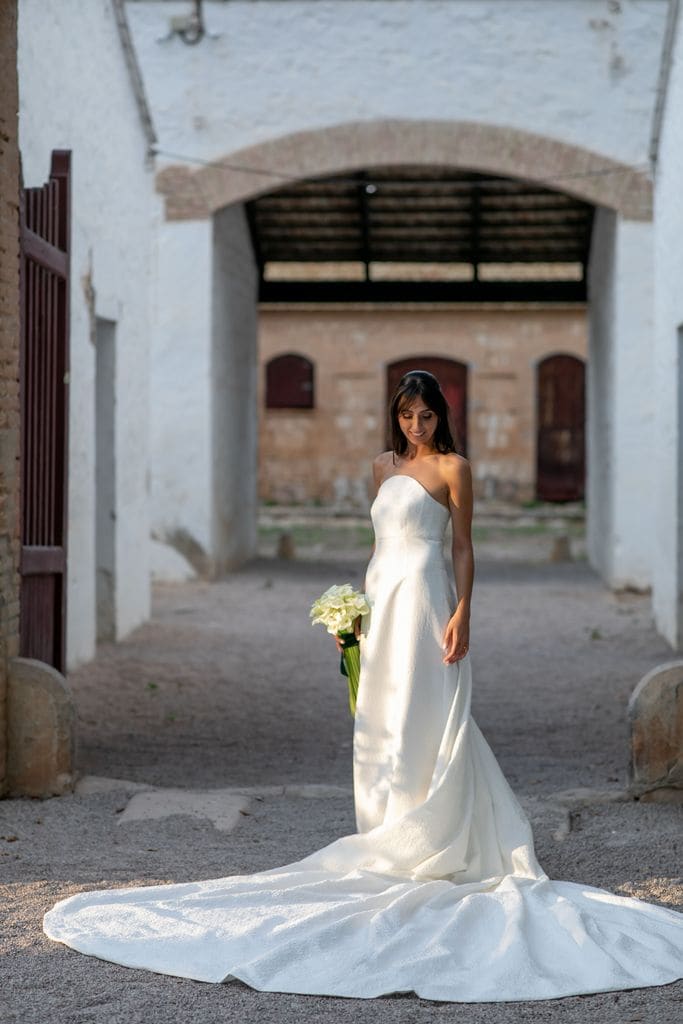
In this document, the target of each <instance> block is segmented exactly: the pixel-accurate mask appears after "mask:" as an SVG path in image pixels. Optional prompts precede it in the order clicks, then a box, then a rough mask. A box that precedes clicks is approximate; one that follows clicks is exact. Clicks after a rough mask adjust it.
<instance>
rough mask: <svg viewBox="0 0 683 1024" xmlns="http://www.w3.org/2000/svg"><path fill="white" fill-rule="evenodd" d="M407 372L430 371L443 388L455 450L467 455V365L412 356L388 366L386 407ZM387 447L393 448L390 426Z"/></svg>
mask: <svg viewBox="0 0 683 1024" xmlns="http://www.w3.org/2000/svg"><path fill="white" fill-rule="evenodd" d="M408 370H428V371H429V373H433V374H434V376H435V377H436V378H437V380H438V381H439V384H440V385H441V390H442V391H443V393H444V396H445V398H446V401H447V402H448V407H449V419H450V426H451V432H452V434H453V439H454V441H455V444H456V448H457V450H458V452H459V453H460V454H461V455H465V456H466V455H467V366H466V364H465V363H461V362H459V361H458V360H457V359H445V358H444V357H442V356H421V355H416V356H411V357H410V358H409V359H399V360H397V361H396V362H395V363H389V364H388V366H387V405H388V403H389V400H390V399H391V396H392V395H393V393H394V390H395V388H396V386H397V384H398V382H399V381H400V379H401V377H402V376H403V374H404V373H407V372H408ZM386 446H387V448H391V424H390V423H387V434H386Z"/></svg>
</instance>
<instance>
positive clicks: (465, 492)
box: [44, 370, 683, 1002]
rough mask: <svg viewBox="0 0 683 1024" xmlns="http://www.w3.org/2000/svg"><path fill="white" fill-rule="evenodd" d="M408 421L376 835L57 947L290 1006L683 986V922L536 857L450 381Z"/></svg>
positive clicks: (126, 902)
mask: <svg viewBox="0 0 683 1024" xmlns="http://www.w3.org/2000/svg"><path fill="white" fill-rule="evenodd" d="M390 415H391V422H392V432H393V451H391V452H385V453H384V454H382V455H380V456H378V457H377V458H376V459H375V462H374V466H373V473H374V480H375V486H376V489H377V490H376V496H375V499H374V501H373V503H372V506H371V510H370V514H371V519H372V524H373V527H374V532H375V546H374V551H373V553H372V557H371V558H370V562H369V564H368V567H367V573H366V580H365V591H366V598H367V601H368V605H369V608H370V610H369V612H367V613H366V614H365V615H364V616H362V617H361V618H360V620H359V621H357V623H356V632H357V635H358V637H359V643H360V662H361V675H360V685H359V691H358V701H357V707H356V717H355V723H354V749H353V774H354V802H355V810H356V824H357V831H356V832H355V833H352V834H350V835H347V836H342V837H341V838H339V839H337V840H335V841H334V842H332V843H330V844H329V845H328V846H325V847H323V848H322V849H320V850H317V851H315V852H313V853H311V854H310V855H309V856H307V857H305V858H303V859H302V860H299V861H295V862H293V863H290V864H286V865H284V866H282V867H275V868H273V869H271V870H267V871H261V872H258V873H255V874H251V875H231V876H228V877H226V878H218V879H208V880H203V881H194V882H184V883H178V884H172V885H154V886H143V887H136V888H127V889H110V890H100V891H95V892H84V893H80V894H78V895H76V896H72V897H70V898H68V899H65V900H62V901H61V902H59V903H57V904H56V906H55V907H54V908H53V909H52V910H50V911H49V912H48V913H47V914H46V915H45V919H44V928H45V932H46V933H47V935H48V936H50V937H51V938H52V939H55V940H58V941H60V942H63V943H66V944H67V945H69V946H71V947H73V948H74V949H77V950H79V951H81V952H82V953H87V954H89V955H92V956H97V957H100V958H102V959H105V960H110V961H114V962H115V963H119V964H124V965H126V966H130V967H139V968H147V969H149V970H151V971H157V972H160V973H162V974H171V975H177V976H180V977H185V978H194V979H196V980H199V981H207V982H222V981H230V980H232V979H235V978H236V979H240V980H241V981H243V982H246V983H247V984H248V985H251V986H252V987H253V988H256V989H260V990H262V991H274V992H298V993H303V994H316V995H332V996H353V997H360V998H370V997H373V996H380V995H383V994H390V993H397V992H414V993H416V994H417V995H418V996H421V997H424V998H426V999H432V1000H448V1001H455V1002H478V1001H508V1000H529V999H550V998H556V997H559V996H568V995H577V994H580V993H590V992H603V991H610V990H615V989H627V988H637V987H642V986H649V985H663V984H667V983H669V982H672V981H676V980H677V979H679V978H681V977H683V914H679V913H675V912H674V911H671V910H667V909H665V908H662V907H657V906H654V905H652V904H649V903H644V902H641V901H639V900H637V899H633V898H630V897H619V896H615V895H613V894H611V893H609V892H606V891H605V890H602V889H597V888H594V887H591V886H587V885H579V884H577V883H572V882H560V881H553V880H551V879H549V878H548V876H547V875H546V873H545V872H544V871H543V869H542V867H541V866H540V864H539V863H538V861H537V860H536V856H535V853H534V847H533V838H532V834H531V829H530V826H529V822H528V820H527V818H526V815H525V814H524V812H523V810H522V808H521V806H520V804H519V803H518V801H517V799H516V797H515V795H514V794H513V792H512V790H511V789H510V787H509V785H508V783H507V781H506V779H505V778H504V776H503V774H502V772H501V770H500V768H499V766H498V763H497V761H496V759H495V757H494V756H493V754H492V752H491V750H490V748H489V746H488V744H487V743H486V740H485V739H484V737H483V736H482V734H481V732H480V731H479V729H478V727H477V725H476V723H475V721H474V719H473V718H472V716H471V713H470V695H471V686H472V678H471V667H470V657H469V653H468V645H469V614H470V595H471V590H472V582H473V575H474V569H473V558H472V546H471V540H470V524H471V515H472V485H471V476H470V469H469V464H468V462H467V460H465V459H463V458H461V457H460V456H459V455H458V454H457V453H456V451H455V445H454V443H453V439H452V436H451V434H450V431H449V428H448V419H447V404H446V401H445V398H444V396H443V394H442V392H441V389H440V387H439V384H438V381H437V380H436V378H435V377H434V376H433V375H432V374H430V373H427V372H426V371H420V370H414V371H411V372H410V373H408V374H405V375H404V376H403V377H402V378H401V381H400V382H399V385H398V387H397V389H396V391H395V393H394V395H393V397H392V400H391V405H390ZM449 522H450V523H452V529H453V570H454V573H453V575H454V578H455V586H454V584H453V581H452V578H451V575H450V574H449V572H448V566H447V563H446V561H445V559H444V556H443V542H444V539H445V533H446V528H447V525H448V523H449Z"/></svg>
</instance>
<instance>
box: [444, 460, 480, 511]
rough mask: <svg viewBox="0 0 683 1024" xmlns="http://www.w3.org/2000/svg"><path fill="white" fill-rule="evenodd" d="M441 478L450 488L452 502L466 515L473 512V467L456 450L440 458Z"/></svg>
mask: <svg viewBox="0 0 683 1024" xmlns="http://www.w3.org/2000/svg"><path fill="white" fill-rule="evenodd" d="M439 471H440V473H441V478H442V479H443V481H444V482H445V484H446V486H447V488H448V495H449V498H450V502H451V504H452V505H453V506H454V507H455V508H456V509H457V510H459V512H460V513H462V514H463V515H466V516H471V514H472V504H473V495H472V467H471V466H470V463H469V461H468V460H467V459H466V458H464V456H462V455H458V454H457V453H456V452H445V453H444V454H443V455H441V457H440V459H439Z"/></svg>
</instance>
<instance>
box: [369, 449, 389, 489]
mask: <svg viewBox="0 0 683 1024" xmlns="http://www.w3.org/2000/svg"><path fill="white" fill-rule="evenodd" d="M393 454H394V453H393V451H391V450H390V451H387V452H380V453H379V455H376V456H375V458H374V459H373V460H372V475H373V477H374V478H375V483H377V484H380V483H381V482H382V480H384V478H385V476H386V475H387V473H388V472H389V471H390V469H391V465H392V456H393Z"/></svg>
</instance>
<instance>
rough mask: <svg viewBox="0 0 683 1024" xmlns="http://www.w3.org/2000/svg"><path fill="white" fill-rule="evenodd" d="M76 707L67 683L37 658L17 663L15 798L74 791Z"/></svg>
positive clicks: (10, 724)
mask: <svg viewBox="0 0 683 1024" xmlns="http://www.w3.org/2000/svg"><path fill="white" fill-rule="evenodd" d="M75 718H76V714H75V708H74V703H73V698H72V696H71V692H70V690H69V687H68V685H67V682H66V679H65V678H64V676H63V675H62V674H61V672H58V671H57V669H55V668H53V667H52V666H51V665H48V664H46V663H45V662H43V661H36V660H34V659H33V658H12V659H11V660H10V664H9V679H8V691H7V788H8V792H9V795H10V796H30V797H48V796H61V795H62V794H63V793H67V792H70V791H71V790H72V789H73V786H74V747H75Z"/></svg>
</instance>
